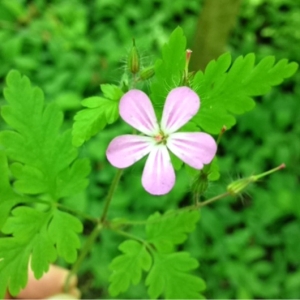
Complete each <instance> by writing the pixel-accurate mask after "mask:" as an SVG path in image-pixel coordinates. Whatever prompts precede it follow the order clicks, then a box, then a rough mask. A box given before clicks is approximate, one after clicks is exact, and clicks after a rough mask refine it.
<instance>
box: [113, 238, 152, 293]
mask: <svg viewBox="0 0 300 300" xmlns="http://www.w3.org/2000/svg"><path fill="white" fill-rule="evenodd" d="M119 249H120V251H122V252H123V253H124V254H122V255H119V256H117V257H116V258H115V259H114V260H113V261H112V262H111V264H110V269H111V270H112V272H113V273H112V274H111V276H110V278H109V281H110V282H111V283H110V286H109V293H110V294H111V295H112V296H117V295H118V294H120V293H121V292H125V291H127V290H128V288H129V286H130V284H138V283H139V282H140V281H141V277H142V271H143V270H144V271H149V269H150V267H151V265H152V258H151V255H150V254H149V253H148V251H147V249H146V248H145V245H143V244H141V243H139V242H136V241H134V240H126V241H125V242H123V243H122V244H121V245H120V246H119Z"/></svg>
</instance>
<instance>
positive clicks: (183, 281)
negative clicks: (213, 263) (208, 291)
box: [146, 252, 205, 299]
mask: <svg viewBox="0 0 300 300" xmlns="http://www.w3.org/2000/svg"><path fill="white" fill-rule="evenodd" d="M153 261H154V264H153V267H152V269H151V271H150V273H149V274H148V276H147V278H146V285H147V286H148V294H149V296H150V297H151V298H152V299H157V298H159V297H160V296H163V297H164V298H165V299H203V298H204V297H203V295H201V294H200V292H201V291H203V290H204V289H205V283H204V281H203V280H202V279H201V278H199V277H196V276H194V275H191V274H189V271H191V270H193V269H196V268H197V267H198V262H197V260H195V259H194V258H192V257H190V254H189V253H186V252H177V253H170V254H161V253H155V254H154V260H153Z"/></svg>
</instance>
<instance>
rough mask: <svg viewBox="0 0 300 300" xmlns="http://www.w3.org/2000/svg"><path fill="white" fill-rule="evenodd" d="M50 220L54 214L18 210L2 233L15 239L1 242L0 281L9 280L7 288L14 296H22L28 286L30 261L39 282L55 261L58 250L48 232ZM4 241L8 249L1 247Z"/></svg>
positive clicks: (6, 239)
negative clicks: (23, 289)
mask: <svg viewBox="0 0 300 300" xmlns="http://www.w3.org/2000/svg"><path fill="white" fill-rule="evenodd" d="M51 216H52V212H51V211H50V212H41V211H37V210H35V209H33V208H30V207H17V208H15V209H14V210H13V211H12V217H10V218H9V219H8V220H7V222H6V223H5V226H4V227H3V229H2V232H3V233H5V234H8V235H9V234H10V235H12V237H11V238H2V239H0V248H1V249H0V257H1V258H2V260H1V261H0V278H1V279H2V278H6V279H8V280H6V285H7V286H8V288H9V290H10V292H11V293H12V294H13V295H16V294H17V293H19V291H20V289H21V288H23V287H24V286H25V284H26V282H27V272H28V264H29V257H30V258H31V268H32V270H33V272H34V275H35V277H36V278H37V279H39V278H41V277H42V275H43V274H44V272H47V271H48V269H49V264H50V263H53V262H54V261H55V260H56V257H57V255H56V249H55V247H54V245H53V243H52V242H51V239H50V237H49V234H48V232H47V226H48V223H49V221H50V219H51ZM24 224H26V226H24ZM4 241H7V245H5V246H4V247H1V244H2V243H3V242H4ZM1 288H2V287H1ZM1 288H0V290H1Z"/></svg>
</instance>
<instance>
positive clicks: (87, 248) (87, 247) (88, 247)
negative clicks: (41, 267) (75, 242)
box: [64, 223, 103, 293]
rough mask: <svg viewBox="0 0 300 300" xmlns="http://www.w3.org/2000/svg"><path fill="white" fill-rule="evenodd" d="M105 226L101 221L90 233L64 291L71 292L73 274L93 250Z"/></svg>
mask: <svg viewBox="0 0 300 300" xmlns="http://www.w3.org/2000/svg"><path fill="white" fill-rule="evenodd" d="M102 228H103V225H102V224H101V223H99V224H98V225H97V226H95V228H94V229H93V231H92V232H91V234H90V235H89V237H88V239H87V240H86V242H85V244H84V246H83V248H82V250H81V252H80V255H79V257H78V259H77V261H76V262H75V264H74V265H73V267H72V269H71V271H70V273H69V274H68V277H67V279H66V281H65V284H64V291H65V292H66V293H68V292H69V288H70V287H69V285H70V280H71V278H72V276H73V275H74V274H76V273H77V272H78V269H79V267H80V265H81V263H82V261H83V260H84V258H85V257H86V255H87V254H88V253H89V251H90V250H91V248H92V246H93V244H94V242H95V240H96V238H97V236H98V234H99V232H100V231H101V230H102Z"/></svg>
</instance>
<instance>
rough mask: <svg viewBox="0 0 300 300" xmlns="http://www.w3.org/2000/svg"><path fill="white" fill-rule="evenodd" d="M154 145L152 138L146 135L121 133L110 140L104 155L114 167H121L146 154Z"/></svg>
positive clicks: (127, 165) (131, 163) (125, 166)
mask: <svg viewBox="0 0 300 300" xmlns="http://www.w3.org/2000/svg"><path fill="white" fill-rule="evenodd" d="M154 145H155V142H154V140H153V139H152V138H150V137H147V136H139V135H130V134H127V135H121V136H118V137H116V138H114V139H113V140H112V141H111V142H110V144H109V145H108V148H107V150H106V157H107V159H108V161H109V162H110V163H111V164H112V165H113V166H114V167H116V168H119V169H123V168H127V167H129V166H131V165H133V164H134V163H135V162H137V161H138V160H140V159H141V158H143V157H144V156H145V155H147V154H148V153H149V152H150V151H151V149H152V148H153V147H154Z"/></svg>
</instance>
